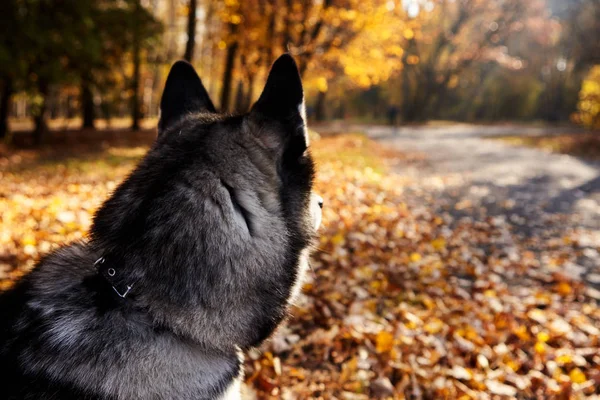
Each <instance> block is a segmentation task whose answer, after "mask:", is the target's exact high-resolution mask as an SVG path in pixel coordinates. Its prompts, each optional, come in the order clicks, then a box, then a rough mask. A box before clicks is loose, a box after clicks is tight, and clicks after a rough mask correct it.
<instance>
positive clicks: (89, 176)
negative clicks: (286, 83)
mask: <svg viewBox="0 0 600 400" xmlns="http://www.w3.org/2000/svg"><path fill="white" fill-rule="evenodd" d="M317 130H318V131H320V132H321V134H322V135H321V136H322V137H321V138H320V139H318V140H315V141H314V143H313V150H312V151H313V154H314V155H315V157H316V160H317V163H318V170H319V173H318V179H317V187H316V190H317V191H318V192H319V193H320V194H321V195H322V196H323V197H324V199H325V209H324V227H323V230H322V232H321V239H320V242H319V243H318V246H317V251H316V252H315V255H314V257H313V263H312V269H311V272H310V274H309V279H308V281H307V282H306V284H305V285H304V295H303V296H301V298H300V299H299V301H298V302H297V304H296V305H295V307H294V309H293V313H292V317H291V318H290V320H289V321H288V323H287V324H286V325H285V326H284V327H282V328H281V329H280V330H279V331H278V332H277V334H276V335H275V337H274V338H273V339H272V340H271V341H270V342H268V343H267V344H265V346H264V347H263V348H262V349H260V351H259V350H257V351H251V352H250V354H248V357H247V361H246V383H247V392H248V397H249V398H252V397H256V398H261V399H262V398H265V399H271V398H272V399H276V398H282V399H296V398H297V399H307V398H317V399H318V398H323V399H334V398H336V399H348V400H353V399H357V400H362V399H365V400H366V399H371V398H395V399H401V398H413V399H439V398H450V399H454V398H464V399H468V398H477V399H488V398H489V399H491V398H549V399H552V398H555V399H569V398H573V399H578V398H588V397H592V396H599V395H600V355H599V354H598V348H599V346H600V328H599V327H600V307H599V306H598V305H599V303H600V255H599V252H600V163H599V161H598V157H597V156H596V155H597V153H595V152H594V151H591V152H590V151H589V148H590V147H591V146H592V145H590V144H589V143H595V142H594V141H595V140H596V138H597V137H598V136H592V135H591V134H589V133H585V132H579V131H577V132H575V133H571V132H565V129H564V128H546V127H532V126H529V127H523V126H513V125H502V126H473V125H460V124H453V125H439V124H434V125H428V126H416V127H402V128H389V127H381V126H335V125H334V126H323V127H318V128H317ZM340 132H343V133H340ZM567 133H568V134H567ZM153 136H154V133H153V132H152V131H151V130H148V131H143V132H140V133H135V134H133V133H128V132H125V131H111V132H83V133H79V134H77V135H75V134H72V135H64V134H58V133H57V134H55V135H54V136H53V137H52V139H51V140H52V143H51V144H46V145H45V146H42V147H41V148H39V149H26V148H23V149H13V148H10V149H9V148H1V149H0V179H1V181H2V185H0V215H2V222H1V225H0V227H1V229H0V282H1V283H2V285H3V287H8V286H9V285H10V284H11V282H12V281H14V280H15V279H18V278H19V276H20V275H22V274H23V273H24V272H25V271H26V270H27V269H29V268H31V267H32V266H33V263H34V262H35V260H36V259H37V258H38V257H39V256H41V255H42V254H44V253H46V252H48V251H50V250H51V249H53V248H55V247H56V246H57V245H58V244H61V243H64V242H66V241H70V240H76V239H80V238H83V237H85V234H86V231H87V229H88V228H89V225H90V222H91V216H92V214H93V212H94V210H95V209H96V208H97V207H98V206H99V205H100V203H101V202H102V201H103V200H104V199H105V198H106V197H107V196H108V195H109V194H110V192H111V191H112V190H113V189H114V188H115V187H116V185H118V183H119V182H120V181H121V180H122V179H123V178H124V177H125V176H126V174H127V173H128V172H129V171H130V170H131V168H133V166H134V165H135V163H136V161H137V160H139V158H140V157H141V156H142V155H143V154H144V152H145V151H146V150H147V147H148V146H149V144H150V143H151V142H152V139H153ZM588 140H589V141H591V142H588ZM542 142H543V143H546V144H547V143H553V145H552V146H547V145H544V144H542ZM557 143H559V144H557ZM565 143H569V145H566V144H565ZM573 143H575V144H574V145H573ZM582 143H586V144H584V145H582ZM538 147H542V148H541V149H540V148H538ZM578 149H579V150H581V149H585V151H584V152H583V153H581V152H579V150H578ZM561 153H568V154H561Z"/></svg>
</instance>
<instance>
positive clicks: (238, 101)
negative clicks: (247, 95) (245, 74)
mask: <svg viewBox="0 0 600 400" xmlns="http://www.w3.org/2000/svg"><path fill="white" fill-rule="evenodd" d="M233 109H234V111H235V112H237V113H243V112H245V111H246V110H245V109H244V82H242V80H241V79H240V80H239V81H238V84H237V89H236V92H235V104H234V107H233Z"/></svg>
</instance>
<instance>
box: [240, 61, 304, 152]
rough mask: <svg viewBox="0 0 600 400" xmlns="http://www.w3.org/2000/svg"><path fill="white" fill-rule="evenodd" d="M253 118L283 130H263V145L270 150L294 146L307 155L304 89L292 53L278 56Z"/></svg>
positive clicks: (252, 113) (253, 112) (252, 114)
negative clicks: (272, 122)
mask: <svg viewBox="0 0 600 400" xmlns="http://www.w3.org/2000/svg"><path fill="white" fill-rule="evenodd" d="M250 117H251V118H252V119H254V120H259V121H261V122H265V121H266V122H268V121H275V122H278V123H279V126H281V127H283V129H261V130H260V132H259V135H261V136H262V137H261V140H262V142H263V143H264V144H265V145H266V146H267V147H269V148H277V147H280V148H281V147H285V146H288V147H291V146H293V147H294V149H295V150H297V151H298V152H304V150H306V147H307V146H308V135H307V133H306V121H305V119H306V117H305V110H304V90H303V89H302V81H301V79H300V73H299V71H298V66H297V65H296V62H295V61H294V59H293V58H292V56H290V55H289V54H284V55H282V56H281V57H279V58H278V59H277V60H276V61H275V63H273V66H272V67H271V71H270V72H269V77H268V78H267V83H266V84H265V88H264V89H263V92H262V94H261V95H260V97H259V99H258V101H257V102H256V103H255V104H254V106H252V109H251V110H250Z"/></svg>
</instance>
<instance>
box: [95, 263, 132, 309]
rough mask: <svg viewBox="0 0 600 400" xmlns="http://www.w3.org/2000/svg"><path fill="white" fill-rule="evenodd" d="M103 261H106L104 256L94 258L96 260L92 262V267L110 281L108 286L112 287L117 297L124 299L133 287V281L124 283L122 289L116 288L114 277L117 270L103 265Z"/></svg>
mask: <svg viewBox="0 0 600 400" xmlns="http://www.w3.org/2000/svg"><path fill="white" fill-rule="evenodd" d="M105 261H106V258H104V257H100V258H99V259H97V260H96V262H94V267H96V268H97V269H98V272H99V273H100V275H102V277H103V278H104V279H106V280H107V281H108V283H110V286H111V287H112V288H113V290H114V291H115V293H116V294H117V295H118V296H119V297H121V298H122V299H124V298H125V297H127V295H128V294H129V292H130V291H131V289H132V288H133V283H132V284H125V287H124V288H122V289H120V288H117V286H118V285H117V284H116V283H115V277H116V275H117V271H116V270H115V269H114V268H113V267H107V266H105V265H104V262H105Z"/></svg>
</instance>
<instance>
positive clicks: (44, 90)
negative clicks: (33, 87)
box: [33, 81, 49, 146]
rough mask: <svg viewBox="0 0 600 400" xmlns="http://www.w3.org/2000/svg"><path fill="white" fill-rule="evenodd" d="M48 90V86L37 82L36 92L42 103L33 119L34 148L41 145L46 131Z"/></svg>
mask: <svg viewBox="0 0 600 400" xmlns="http://www.w3.org/2000/svg"><path fill="white" fill-rule="evenodd" d="M48 89H49V85H48V84H47V83H46V82H43V81H41V82H39V84H38V90H39V92H40V95H41V96H42V103H41V104H40V108H39V109H38V113H37V115H36V116H35V117H34V122H35V128H34V130H33V141H34V144H35V145H36V146H38V145H40V144H41V143H42V137H43V136H44V133H46V132H47V131H48V125H47V123H46V112H47V109H48Z"/></svg>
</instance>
